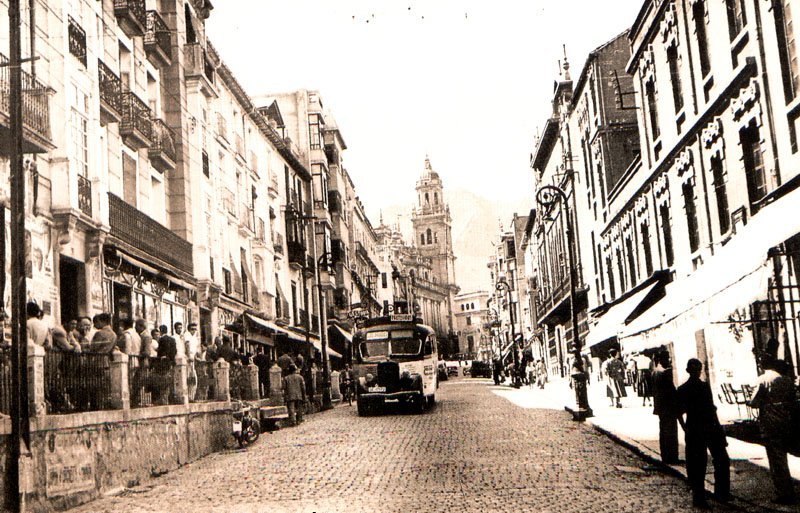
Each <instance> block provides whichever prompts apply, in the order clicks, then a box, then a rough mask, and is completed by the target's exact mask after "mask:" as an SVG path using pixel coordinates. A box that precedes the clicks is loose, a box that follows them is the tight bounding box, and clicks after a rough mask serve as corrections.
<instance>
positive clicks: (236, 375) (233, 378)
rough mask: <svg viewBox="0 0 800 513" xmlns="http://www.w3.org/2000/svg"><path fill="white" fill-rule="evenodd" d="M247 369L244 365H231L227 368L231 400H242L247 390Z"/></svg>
mask: <svg viewBox="0 0 800 513" xmlns="http://www.w3.org/2000/svg"><path fill="white" fill-rule="evenodd" d="M246 371H247V368H246V367H245V366H244V365H237V364H234V365H231V366H230V368H229V374H228V376H229V380H230V385H229V386H230V392H231V399H238V400H242V399H244V398H245V395H246V389H247V372H246Z"/></svg>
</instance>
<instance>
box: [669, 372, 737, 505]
mask: <svg viewBox="0 0 800 513" xmlns="http://www.w3.org/2000/svg"><path fill="white" fill-rule="evenodd" d="M686 372H688V373H689V379H687V380H686V382H684V383H683V384H682V385H681V386H679V387H678V390H677V394H676V397H677V405H678V414H679V415H683V414H686V420H685V422H684V423H683V425H684V431H685V432H686V474H687V478H688V479H689V486H690V487H691V489H692V503H693V504H694V505H695V506H697V507H701V508H707V507H708V503H707V502H706V492H705V477H706V465H707V464H708V453H709V452H710V453H711V459H712V462H713V464H714V497H715V498H716V499H717V500H718V501H720V502H727V501H729V500H730V488H731V469H730V458H729V457H728V450H727V449H726V447H727V445H728V442H727V440H726V439H725V432H724V431H723V430H722V425H721V424H720V422H719V418H717V407H716V406H715V405H714V397H713V394H712V393H711V387H710V386H709V385H708V383H707V382H705V381H703V380H701V379H700V374H701V373H702V372H703V363H702V362H701V361H700V360H698V359H697V358H691V359H689V361H688V362H687V364H686Z"/></svg>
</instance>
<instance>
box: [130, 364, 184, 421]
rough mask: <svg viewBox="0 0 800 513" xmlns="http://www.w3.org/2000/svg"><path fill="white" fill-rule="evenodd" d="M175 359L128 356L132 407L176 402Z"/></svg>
mask: <svg viewBox="0 0 800 513" xmlns="http://www.w3.org/2000/svg"><path fill="white" fill-rule="evenodd" d="M174 371H175V361H174V360H172V359H169V358H149V357H147V356H136V355H131V356H128V389H129V392H130V401H131V408H144V407H147V406H154V405H155V406H159V405H165V404H170V403H175V402H176V401H175V400H174V399H175V396H174V394H173V387H174V385H173V383H174Z"/></svg>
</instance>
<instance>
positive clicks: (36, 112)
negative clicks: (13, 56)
mask: <svg viewBox="0 0 800 513" xmlns="http://www.w3.org/2000/svg"><path fill="white" fill-rule="evenodd" d="M10 80H11V77H10V76H9V61H8V58H7V57H6V56H5V55H3V54H0V154H2V155H7V154H8V152H9V150H10V148H8V146H9V145H10V142H11V137H10V133H9V131H10V119H9V118H10V115H11V111H10V102H11V98H10V95H11V81H10ZM20 80H21V82H22V126H23V139H24V141H23V148H22V149H23V153H45V152H47V151H49V150H51V149H53V148H54V146H53V143H52V139H51V135H50V88H48V87H47V86H45V85H44V84H43V83H41V82H39V81H38V80H37V79H35V78H34V77H33V76H32V75H31V74H30V73H28V72H26V71H22V73H21V77H20Z"/></svg>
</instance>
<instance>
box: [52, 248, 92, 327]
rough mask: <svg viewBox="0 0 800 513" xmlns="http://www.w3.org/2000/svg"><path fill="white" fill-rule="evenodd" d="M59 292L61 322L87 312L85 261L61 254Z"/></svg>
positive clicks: (59, 259) (63, 322)
mask: <svg viewBox="0 0 800 513" xmlns="http://www.w3.org/2000/svg"><path fill="white" fill-rule="evenodd" d="M58 276H59V286H58V289H59V291H60V292H59V294H60V297H59V299H60V303H61V324H66V323H67V322H69V321H71V320H72V319H77V318H78V317H79V316H81V315H85V313H86V268H85V265H84V263H83V262H80V261H78V260H75V259H73V258H70V257H67V256H64V255H59V258H58Z"/></svg>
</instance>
